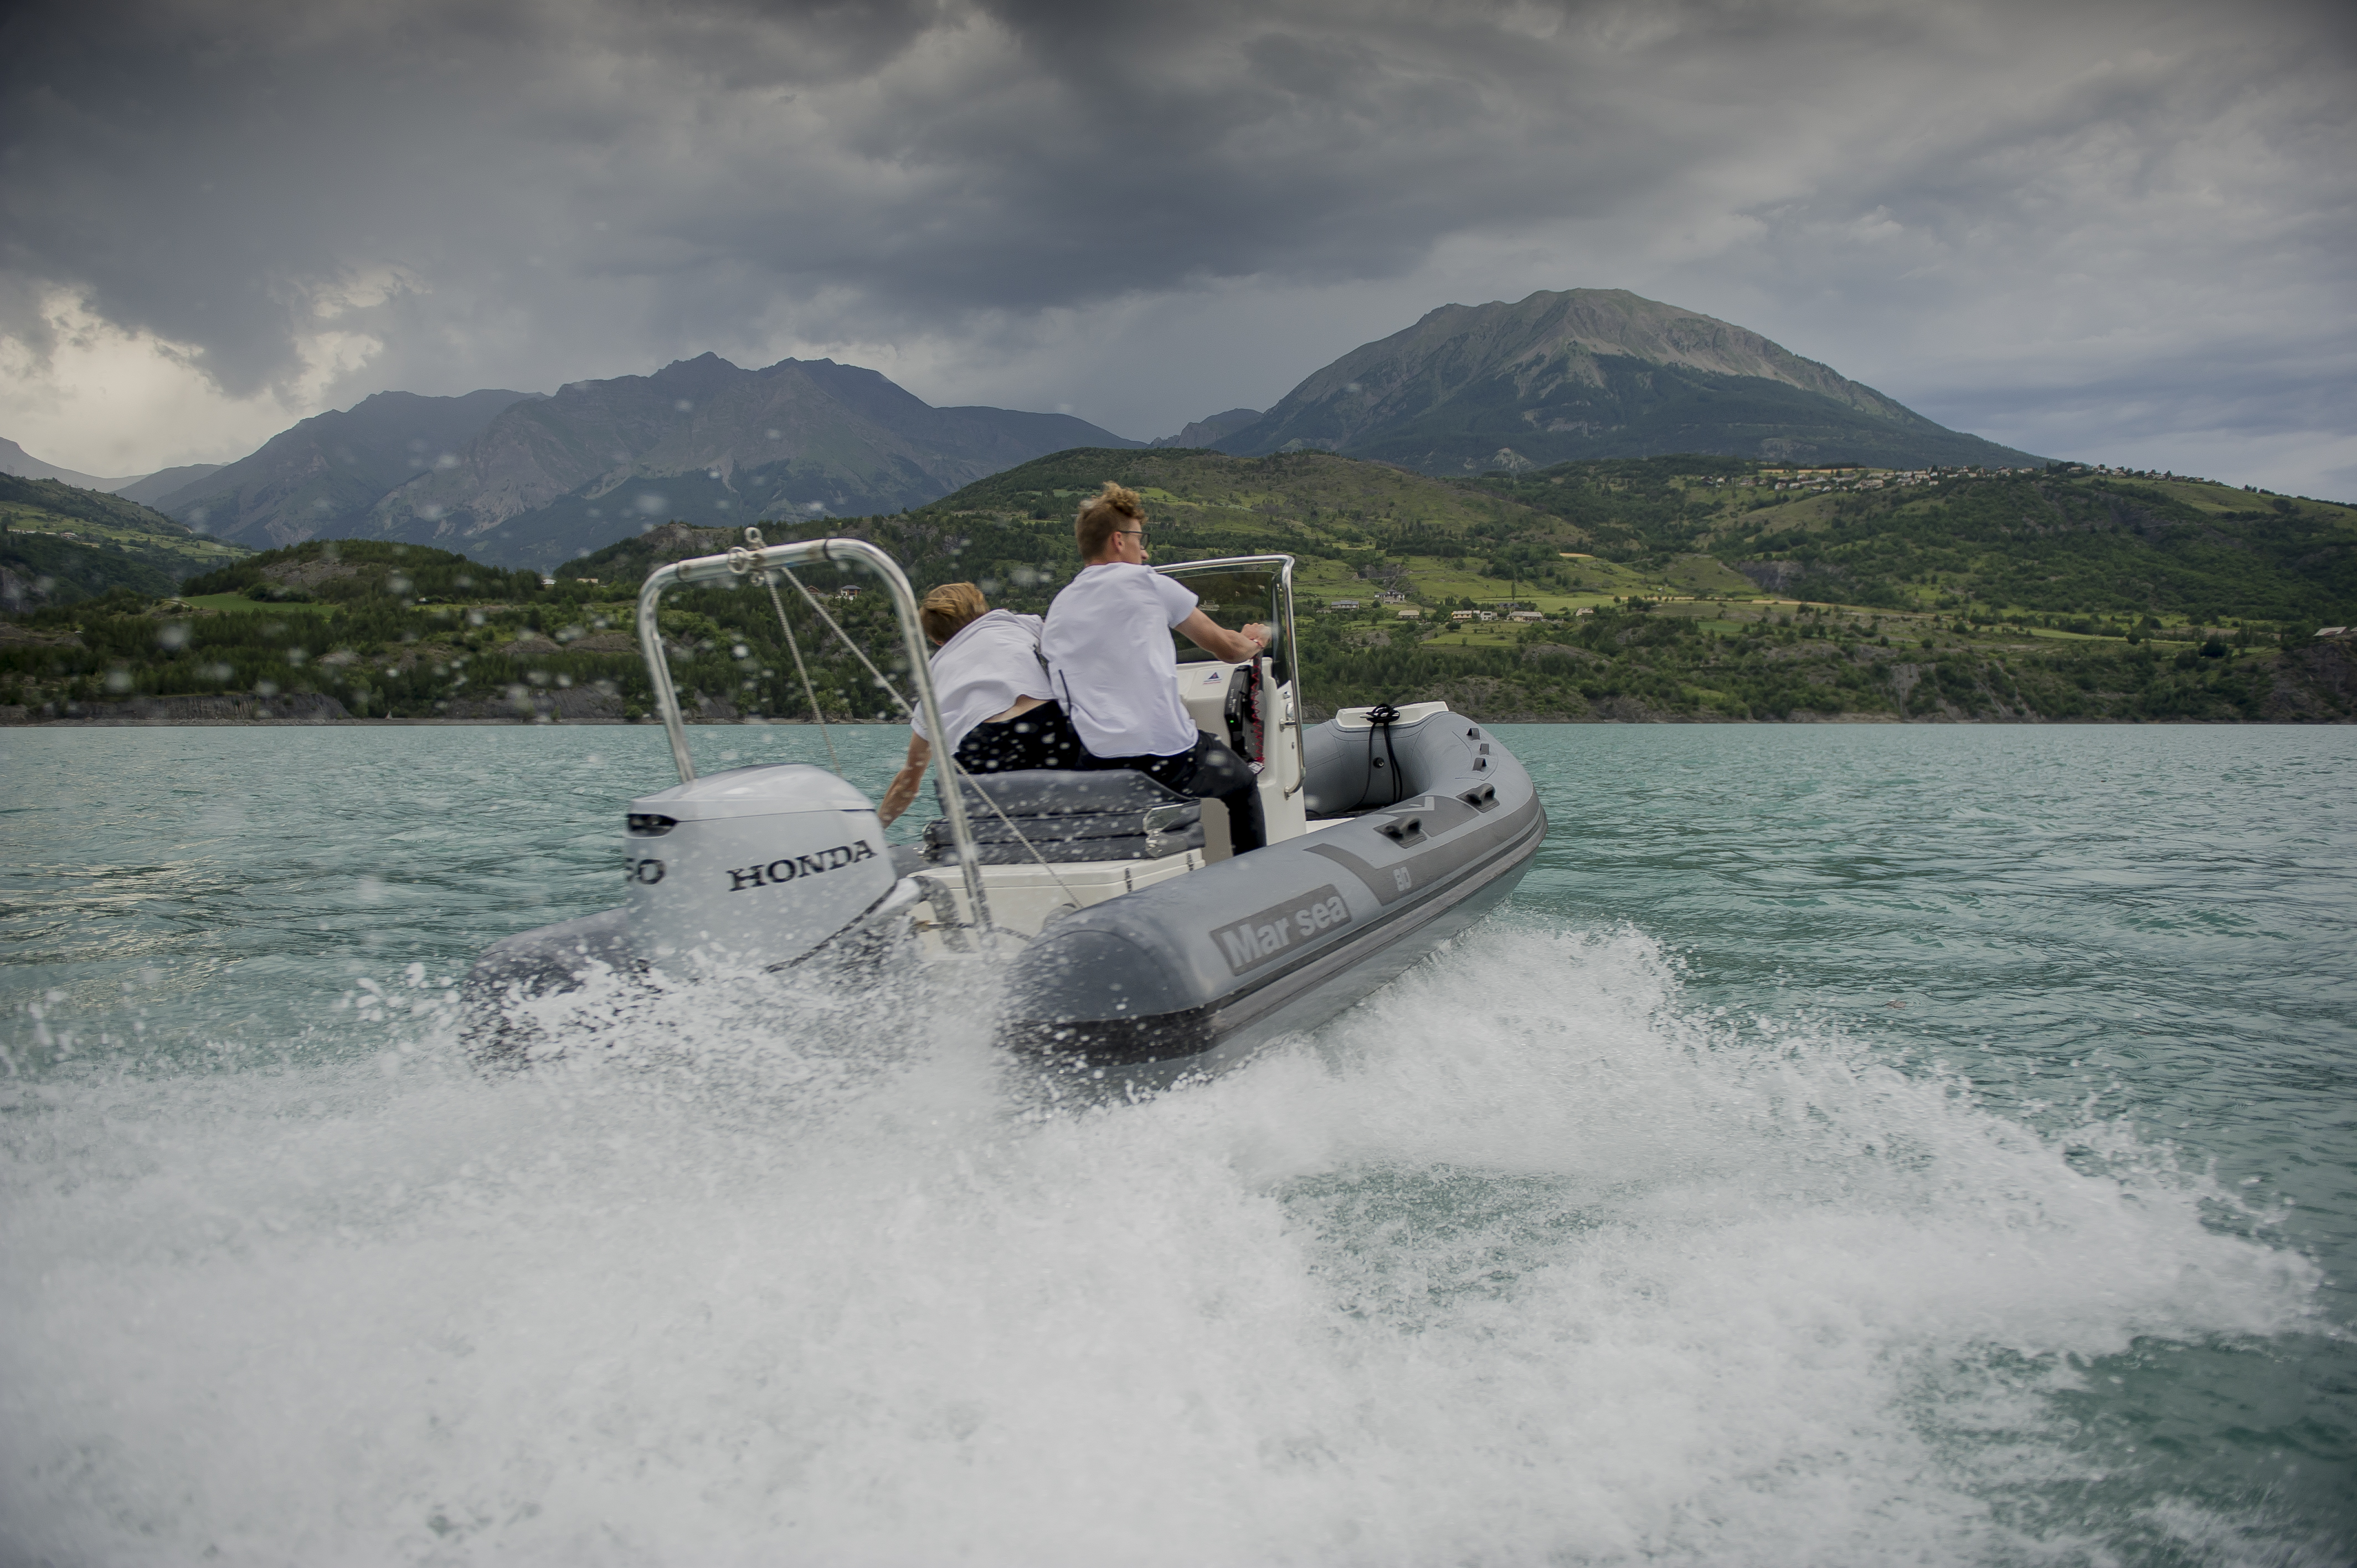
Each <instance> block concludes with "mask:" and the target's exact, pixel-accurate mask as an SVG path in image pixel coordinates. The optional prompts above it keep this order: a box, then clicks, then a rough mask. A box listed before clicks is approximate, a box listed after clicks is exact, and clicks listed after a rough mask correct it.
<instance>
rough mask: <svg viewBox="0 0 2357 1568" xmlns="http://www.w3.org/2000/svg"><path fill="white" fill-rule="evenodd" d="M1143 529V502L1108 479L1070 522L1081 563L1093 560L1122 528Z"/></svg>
mask: <svg viewBox="0 0 2357 1568" xmlns="http://www.w3.org/2000/svg"><path fill="white" fill-rule="evenodd" d="M1130 526H1135V527H1137V528H1144V527H1145V526H1146V503H1145V502H1144V501H1142V500H1140V499H1138V496H1137V492H1136V491H1135V490H1133V489H1128V488H1127V487H1125V486H1122V485H1117V484H1115V483H1114V482H1113V481H1112V480H1111V479H1107V480H1106V481H1105V482H1104V489H1101V490H1099V491H1098V492H1097V493H1096V494H1094V495H1092V496H1091V497H1090V498H1089V499H1087V500H1085V501H1082V503H1081V514H1080V515H1079V516H1078V517H1076V518H1074V519H1073V520H1072V542H1074V543H1076V544H1078V545H1079V546H1080V547H1081V559H1082V561H1094V560H1097V559H1098V558H1099V557H1101V556H1103V554H1104V553H1105V551H1106V550H1107V549H1108V548H1110V547H1111V546H1112V544H1113V536H1114V534H1116V533H1119V532H1123V530H1124V529H1125V527H1130Z"/></svg>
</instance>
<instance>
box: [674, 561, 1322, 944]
mask: <svg viewBox="0 0 2357 1568" xmlns="http://www.w3.org/2000/svg"><path fill="white" fill-rule="evenodd" d="M747 557H750V559H749V561H748V560H747V559H746V558H747ZM1289 559H1290V558H1289V557H1288V560H1289ZM846 561H856V562H857V563H858V564H861V565H863V566H865V567H866V568H867V569H868V570H869V571H871V572H873V573H875V574H876V575H877V576H878V577H880V578H882V579H883V580H884V588H885V592H887V593H888V594H889V595H890V596H891V598H892V613H893V615H894V616H895V617H896V618H898V619H899V622H900V639H901V642H902V643H903V644H904V645H905V647H906V650H907V652H908V655H909V681H910V682H912V683H913V684H914V685H915V686H916V688H917V704H918V707H919V709H920V712H922V713H923V714H924V715H925V728H926V730H927V732H928V733H930V734H932V735H946V734H948V733H949V730H948V727H947V726H946V725H943V724H942V710H941V704H940V703H939V702H937V701H936V700H935V698H934V696H933V675H932V669H931V663H930V660H928V657H927V655H928V653H929V651H930V650H927V648H926V647H925V631H924V624H923V622H921V621H920V620H919V619H918V618H917V596H916V592H915V591H914V590H913V589H911V588H910V587H909V579H908V577H907V575H905V574H903V573H902V572H901V570H900V566H899V563H898V562H896V561H894V560H893V559H892V557H890V556H889V555H887V554H886V553H884V552H883V551H881V550H878V549H877V548H876V546H874V545H873V544H870V543H868V542H866V540H864V539H799V540H795V541H792V542H790V543H785V544H770V545H765V546H763V547H762V548H761V549H759V550H746V549H742V548H741V547H740V548H739V549H736V550H732V551H730V552H729V553H727V554H726V555H698V556H696V557H695V558H694V559H693V560H688V561H674V562H673V563H672V564H669V565H668V566H658V567H656V568H655V569H654V570H653V571H651V572H650V573H648V574H647V581H646V585H645V586H643V587H641V588H640V590H639V652H640V654H641V655H642V656H643V657H644V658H645V660H646V661H647V676H648V678H649V679H650V680H651V682H653V684H654V689H655V711H656V712H657V713H659V714H662V723H663V733H664V734H665V735H667V736H670V738H671V759H672V761H673V762H674V763H676V764H678V766H679V781H680V782H681V783H683V784H692V783H694V781H695V761H694V758H693V757H690V756H689V755H688V751H687V723H686V721H685V720H684V719H683V718H681V717H680V712H679V693H678V692H677V691H676V690H674V689H673V686H672V683H671V659H670V656H669V655H667V654H666V653H665V652H664V651H663V645H662V632H661V631H660V630H658V629H657V628H656V626H655V611H656V607H657V606H659V605H660V604H661V603H662V596H663V590H664V589H665V588H668V587H671V586H673V585H674V584H676V585H681V586H683V587H685V586H693V585H696V584H699V583H719V582H726V581H727V580H729V579H730V578H732V577H735V576H737V575H740V573H739V566H740V565H741V566H742V567H743V568H744V570H746V571H748V572H759V571H766V570H768V569H769V568H770V567H773V566H784V567H793V566H807V565H810V564H813V563H821V564H840V563H843V562H846ZM1288 629H1289V628H1288ZM942 815H943V816H944V817H946V818H947V819H948V821H949V824H950V840H951V842H952V843H953V844H954V845H955V846H956V848H957V857H958V869H959V870H960V871H961V872H963V874H964V876H965V896H966V898H967V900H968V902H969V905H970V907H971V908H973V910H974V923H975V924H976V925H977V926H988V925H989V924H990V904H989V901H988V899H987V897H985V895H984V893H983V889H982V865H981V863H980V860H979V858H978V857H977V856H976V855H975V853H974V828H973V827H972V825H971V824H969V823H968V822H967V821H966V816H965V800H964V792H963V790H959V789H944V790H942Z"/></svg>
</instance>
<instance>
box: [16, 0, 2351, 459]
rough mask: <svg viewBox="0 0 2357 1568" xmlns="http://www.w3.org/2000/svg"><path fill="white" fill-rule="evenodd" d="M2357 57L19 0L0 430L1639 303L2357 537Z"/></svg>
mask: <svg viewBox="0 0 2357 1568" xmlns="http://www.w3.org/2000/svg"><path fill="white" fill-rule="evenodd" d="M2352 18H2357V5H2347V4H2329V5H2327V4H2313V3H2301V4H2289V3H2269V0H2241V3H2236V4H2206V5H2189V4H2182V3H2172V0H2134V3H2130V4H2112V3H2108V0H2097V3H2090V0H2067V3H2060V4H2058V3H2057V0H2036V3H2021V4H2017V3H2011V0H1996V3H1990V0H1940V3H1938V4H1911V3H1910V4H1895V3H1890V0H1757V3H1749V0H1720V3H1716V4H1712V3H1693V4H1609V5H1576V4H1575V5H1560V4H1500V5H1483V4H1458V3H1448V0H1443V3H1438V4H1422V5H1381V4H1347V5H1346V4H1332V3H1322V4H1300V3H1291V0H1249V3H1244V4H1235V5H1215V4H1189V3H1185V0H1153V3H1151V4H1139V5H1125V4H1116V3H1103V0H1090V3H1081V4H1064V3H1058V0H986V3H977V0H877V3H874V4H866V5H858V4H839V5H795V4H768V5H753V4H720V3H710V0H662V3H644V4H633V3H629V0H445V3H440V4H417V3H404V0H370V3H367V4H355V3H350V0H158V3H140V0H129V3H119V0H74V3H72V4H44V3H42V0H33V3H31V4H19V5H16V7H15V8H13V9H11V10H8V11H7V12H6V13H5V18H0V158H5V162H0V435H5V436H9V437H12V438H14V439H16V440H17V441H18V442H20V443H22V444H23V445H24V446H26V447H27V449H28V450H29V451H31V452H32V453H33V454H34V455H36V456H40V457H42V458H45V459H47V460H48V461H50V462H54V463H60V464H65V465H67V466H70V467H76V468H81V469H83V470H85V471H89V472H96V473H102V474H110V475H113V474H134V473H140V472H144V471H146V470H149V469H152V468H156V467H163V466H166V465H168V464H175V463H183V462H193V461H216V462H217V461H223V460H227V459H230V458H234V457H236V456H242V454H243V453H245V452H246V451H248V450H250V449H252V448H253V446H256V445H258V444H259V443H260V442H261V441H262V440H264V438H266V437H267V436H269V435H272V434H274V433H275V432H276V431H278V430H280V429H282V428H284V427H285V425H287V424H290V423H292V422H293V421H294V420H295V419H296V418H299V417H302V416H304V415H307V414H310V413H317V412H319V411H321V410H322V409H326V408H330V407H346V406H350V404H351V403H356V402H358V401H359V400H360V399H361V398H362V397H364V396H366V395H368V394H369V393H370V392H377V391H382V390H384V389H387V388H402V389H406V390H408V391H413V392H466V391H468V390H471V389H473V388H476V387H482V386H505V387H512V388H516V389H519V390H538V391H547V390H553V389H554V387H556V386H557V385H559V384H561V383H563V382H565V381H573V380H577V379H581V378H585V377H596V376H610V375H619V374H628V373H634V372H643V371H649V370H651V369H653V368H655V367H657V366H659V365H661V364H662V363H664V362H665V361H667V360H673V359H682V358H689V357H693V356H694V355H696V354H699V353H702V352H704V351H705V350H706V349H710V350H713V351H716V352H717V353H719V354H721V355H723V356H725V357H726V358H728V359H730V360H735V361H737V363H738V364H741V365H748V366H752V365H764V364H768V363H770V362H771V361H773V360H778V359H780V358H783V357H785V356H787V355H790V354H793V355H803V356H813V355H829V356H832V357H834V358H835V359H837V360H847V361H850V362H854V363H857V364H863V365H870V366H873V367H875V368H876V369H877V370H880V371H883V372H884V373H886V374H887V375H889V376H891V377H893V378H894V379H895V380H897V381H899V382H900V383H901V384H903V385H905V386H907V387H908V388H909V390H911V391H912V392H916V393H917V394H918V395H920V396H921V397H923V398H925V399H927V400H928V401H931V402H933V403H996V404H1000V405H1003V406H1007V407H1015V408H1034V409H1062V410H1066V411H1068V412H1071V413H1077V414H1080V415H1081V416H1082V417H1083V418H1087V419H1091V420H1093V421H1095V422H1096V423H1098V424H1103V425H1105V426H1107V427H1108V428H1110V429H1113V430H1114V431H1117V432H1119V433H1121V434H1123V435H1132V436H1136V437H1140V438H1146V437H1151V436H1156V435H1169V434H1172V433H1175V432H1176V431H1177V430H1178V429H1179V426H1180V425H1181V424H1184V423H1185V422H1186V421H1188V420H1189V419H1192V418H1197V417H1200V416H1201V415H1203V414H1206V413H1212V412H1215V411H1217V410H1221V409H1225V408H1229V407H1232V406H1236V405H1239V404H1241V405H1247V406H1251V407H1256V408H1265V407H1266V406H1267V405H1268V404H1269V403H1272V402H1274V401H1275V399H1277V398H1278V397H1280V396H1282V395H1283V394H1284V393H1285V392H1286V391H1287V390H1288V389H1290V388H1291V387H1292V386H1293V385H1294V383H1295V382H1297V381H1300V380H1301V379H1302V378H1304V377H1305V376H1307V375H1308V374H1309V373H1310V372H1311V371H1314V370H1316V369H1318V367H1319V366H1321V365H1323V364H1325V363H1326V362H1327V361H1329V360H1332V359H1334V358H1335V357H1336V356H1338V355H1340V354H1341V353H1343V352H1345V351H1346V350H1348V349H1351V348H1353V347H1355V346H1357V345H1358V344H1360V343H1361V342H1365V341H1367V340H1369V339H1372V338H1380V337H1383V336H1386V335H1388V334H1390V333H1392V332H1394V331H1396V330H1398V329H1399V328H1403V327H1405V326H1406V325H1407V324H1408V323H1410V322H1412V321H1413V320H1415V318H1416V317H1418V316H1420V315H1422V314H1423V313H1424V312H1425V311H1426V310H1429V309H1431V308H1432V307H1434V306H1438V305H1442V304H1447V303H1449V302H1458V303H1465V304H1478V303H1480V302H1482V301H1485V300H1491V299H1518V298H1520V297H1522V296H1523V295H1526V294H1528V293H1530V292H1531V291H1532V290H1534V289H1539V288H1572V287H1618V288H1628V289H1633V290H1635V291H1636V292H1637V293H1639V294H1641V295H1647V296H1649V297H1652V298H1654V299H1660V300H1666V301H1669V302H1671V303H1674V304H1676V305H1680V306H1687V307H1690V308H1693V309H1696V310H1702V311H1706V312H1708V313H1709V314H1711V315H1714V316H1717V317H1723V318H1725V319H1727V320H1729V321H1733V322H1737V323H1739V324H1740V325H1742V326H1745V327H1748V328H1753V329H1755V330H1757V331H1760V332H1762V333H1765V334H1766V335H1767V336H1769V337H1770V338H1774V339H1776V340H1777V341H1778V342H1780V343H1781V344H1783V345H1784V346H1785V347H1786V348H1788V349H1792V350H1793V351H1795V352H1797V353H1800V354H1803V355H1806V356H1808V357H1809V358H1812V359H1815V360H1823V361H1824V362H1825V363H1827V364H1829V365H1831V366H1833V367H1834V368H1835V370H1837V371H1841V372H1842V373H1844V374H1846V375H1848V376H1852V377H1854V378H1856V379H1857V380H1859V381H1866V382H1867V383H1869V384H1870V385H1873V386H1875V387H1877V388H1879V389H1880V390H1881V391H1883V392H1888V393H1889V394H1891V395H1892V396H1894V397H1897V398H1899V399H1900V401H1902V402H1904V403H1908V404H1910V406H1912V407H1914V408H1916V409H1917V410H1919V411H1920V412H1921V413H1925V414H1928V415H1930V416H1931V417H1932V418H1933V419H1936V420H1939V421H1941V422H1942V423H1943V424H1950V425H1953V426H1955V427H1957V428H1960V429H1964V430H1970V431H1974V432H1976V433H1978V434H1980V435H1986V436H1990V437H1992V438H1994V439H1996V440H1999V441H2003V442H2006V443H2007V444H2009V445H2013V446H2020V447H2024V448H2027V449H2029V450H2030V451H2034V452H2040V453H2044V454H2048V455H2051V456H2075V457H2083V458H2089V459H2093V460H2098V461H2107V462H2115V463H2125V464H2132V465H2139V466H2142V465H2149V466H2153V467H2171V468H2175V469H2176V470H2178V471H2179V472H2193V473H2202V474H2208V475H2211V476H2213V477H2215V478H2224V479H2229V480H2233V481H2235V482H2238V483H2257V484H2264V485H2267V486H2269V487H2271V488H2275V489H2288V490H2295V491H2300V492H2303V493H2308V494H2317V495H2326V496H2331V497H2334V498H2338V499H2357V20H2352Z"/></svg>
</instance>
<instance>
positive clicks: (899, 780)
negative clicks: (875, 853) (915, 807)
mask: <svg viewBox="0 0 2357 1568" xmlns="http://www.w3.org/2000/svg"><path fill="white" fill-rule="evenodd" d="M932 756H933V745H932V742H931V741H929V740H927V739H926V738H925V737H924V736H920V735H912V736H909V760H908V761H906V762H904V763H902V764H901V765H900V771H899V772H898V773H895V774H894V775H892V782H891V783H890V785H888V787H887V788H886V789H885V790H884V803H883V804H882V805H880V806H878V807H877V808H876V816H877V820H878V821H880V822H883V823H884V824H885V825H886V826H887V827H888V826H890V825H891V822H892V819H893V818H895V817H897V816H899V814H900V813H901V812H903V811H907V810H908V809H909V801H911V800H915V799H916V798H917V786H918V785H920V784H921V783H923V782H924V780H925V764H926V763H927V762H930V761H931V760H932Z"/></svg>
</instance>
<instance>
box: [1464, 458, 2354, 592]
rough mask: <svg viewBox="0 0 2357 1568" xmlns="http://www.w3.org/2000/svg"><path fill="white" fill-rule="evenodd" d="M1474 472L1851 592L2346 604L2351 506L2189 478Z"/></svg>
mask: <svg viewBox="0 0 2357 1568" xmlns="http://www.w3.org/2000/svg"><path fill="white" fill-rule="evenodd" d="M1478 488H1479V489H1481V490H1483V491H1485V492H1488V493H1491V494H1495V495H1497V496H1499V497H1501V499H1515V500H1519V501H1522V502H1523V503H1524V504H1525V505H1528V506H1530V507H1532V508H1533V509H1534V510H1540V511H1544V512H1547V513H1549V514H1551V515H1553V516H1555V518H1557V519H1559V520H1561V521H1565V522H1568V523H1571V524H1573V525H1575V526H1577V527H1578V528H1580V529H1581V530H1582V531H1583V532H1586V533H1587V535H1588V536H1589V537H1590V538H1592V539H1593V540H1594V541H1595V542H1596V548H1597V550H1598V553H1602V554H1605V555H1609V556H1611V557H1613V558H1615V559H1618V560H1620V561H1623V562H1627V563H1630V564H1637V565H1639V566H1641V567H1658V566H1661V565H1664V564H1667V563H1668V562H1669V561H1671V560H1673V559H1674V558H1676V557H1678V556H1680V555H1688V554H1705V555H1708V556H1711V557H1714V558H1716V559H1717V560H1718V561H1720V562H1722V563H1724V564H1727V565H1728V566H1730V567H1732V568H1733V569H1735V570H1737V571H1738V572H1741V573H1743V574H1745V575H1747V576H1749V577H1750V578H1751V579H1752V580H1754V581H1755V582H1757V583H1759V584H1760V585H1762V586H1764V587H1771V588H1777V589H1792V590H1795V591H1797V590H1799V589H1801V588H1803V586H1805V588H1806V590H1807V593H1808V595H1809V596H1810V597H1812V598H1821V599H1839V600H1841V601H1842V602H1845V603H1849V604H1858V605H1867V606H1873V607H1882V608H1890V609H1900V608H1909V609H1956V608H1962V607H1966V606H1968V605H1969V606H1973V607H1980V608H1985V609H1995V610H2005V611H2020V612H2028V613H2036V614H2040V615H2047V616H2072V615H2082V616H2083V615H2137V616H2143V615H2152V616H2155V617H2158V618H2160V619H2161V620H2163V621H2165V622H2166V621H2183V620H2206V621H2222V620H2225V619H2228V618H2233V619H2237V620H2242V619H2256V620H2263V621H2266V622H2269V623H2271V624H2281V625H2284V626H2293V625H2297V624H2298V623H2302V622H2305V623H2306V624H2307V625H2309V626H2314V625H2316V624H2319V623H2320V622H2327V621H2346V620H2348V619H2349V618H2351V615H2352V611H2357V508H2351V507H2346V506H2340V505H2336V504H2334V503H2331V502H2326V501H2314V500H2304V499H2294V498H2291V497H2287V496H2271V495H2262V494H2258V493H2255V492H2252V491H2246V490H2240V489H2233V488H2232V487H2229V486H2225V485H2217V484H2211V483H2208V482H2206V481H2201V480H2193V479H2163V478H2135V477H2130V476H2126V475H2119V474H2109V473H2104V472H2100V471H2097V470H2094V469H2091V468H2087V467H2079V466H2063V465H2054V466H2051V467H2047V468H2044V469H2040V470H2037V471H2034V472H2033V471H2029V470H2023V469H2016V470H2011V471H2005V470H1998V471H1988V470H1944V471H1939V472H1927V471H1920V470H1919V471H1916V472H1913V473H1909V472H1905V471H1868V470H1858V469H1842V470H1817V471H1803V470H1778V469H1772V468H1771V469H1763V468H1760V467H1757V466H1754V465H1744V464H1735V463H1710V462H1708V461H1704V460H1696V459H1693V458H1676V457H1658V458H1651V459H1645V460H1641V461H1628V462H1602V463H1577V464H1566V465H1564V466H1563V467H1557V468H1551V469H1548V470H1546V471H1544V473H1540V474H1535V475H1528V476H1523V477H1520V478H1487V479H1483V480H1480V481H1479V482H1478Z"/></svg>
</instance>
